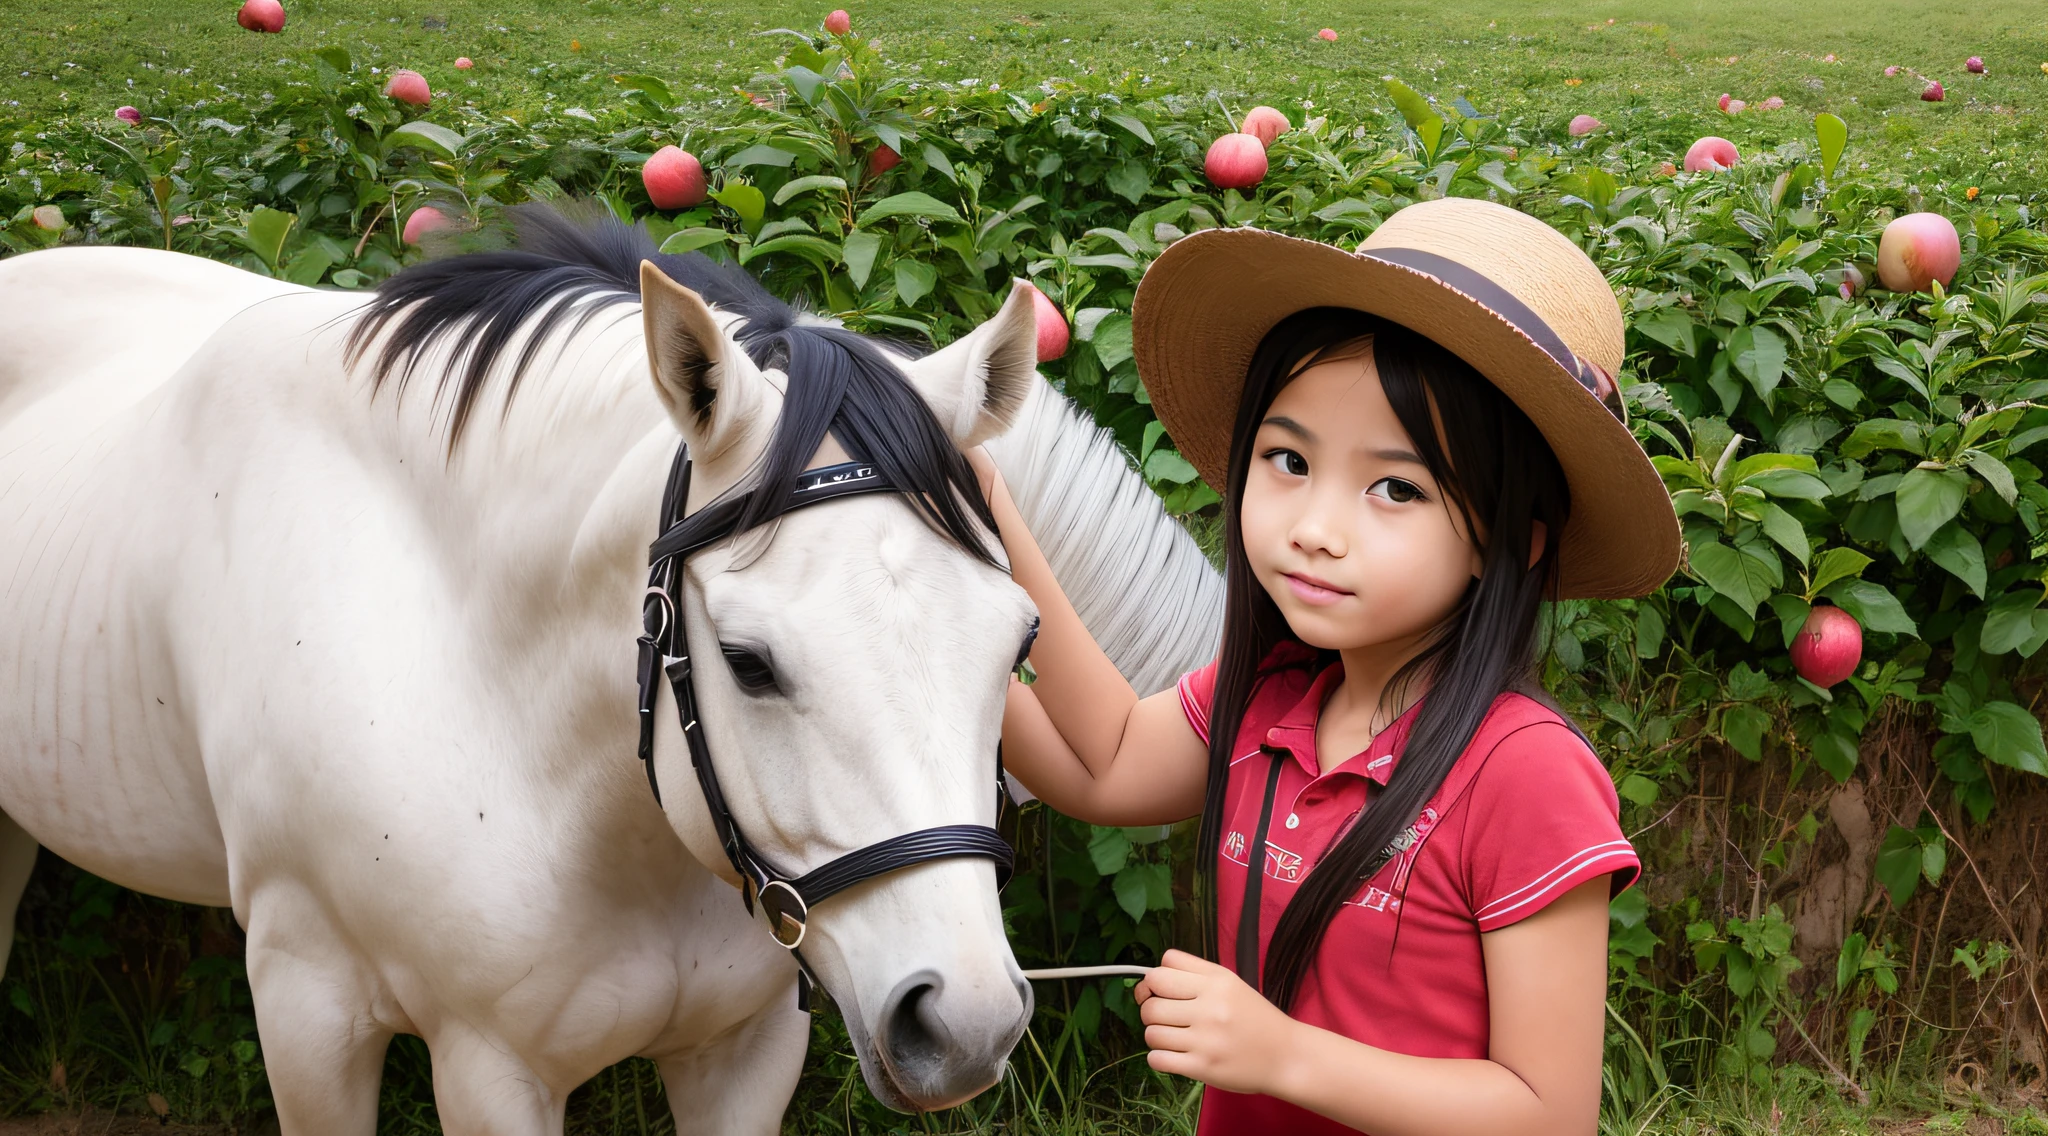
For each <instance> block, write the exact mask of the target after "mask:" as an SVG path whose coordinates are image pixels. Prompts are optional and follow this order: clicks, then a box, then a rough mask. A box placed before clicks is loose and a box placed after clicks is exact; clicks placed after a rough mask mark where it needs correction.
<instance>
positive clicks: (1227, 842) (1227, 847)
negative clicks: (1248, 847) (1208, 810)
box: [1223, 829, 1252, 868]
mask: <svg viewBox="0 0 2048 1136" xmlns="http://www.w3.org/2000/svg"><path fill="white" fill-rule="evenodd" d="M1223 858H1224V859H1226V860H1228V861H1230V862H1231V863H1233V864H1237V865H1239V866H1240V867H1246V868H1249V867H1251V865H1252V862H1251V861H1250V860H1248V859H1246V858H1245V854H1244V833H1242V832H1238V831H1236V830H1234V829H1233V830H1232V831H1231V833H1230V835H1228V836H1226V837H1224V838H1223Z"/></svg>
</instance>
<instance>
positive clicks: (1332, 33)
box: [1316, 28, 1337, 43]
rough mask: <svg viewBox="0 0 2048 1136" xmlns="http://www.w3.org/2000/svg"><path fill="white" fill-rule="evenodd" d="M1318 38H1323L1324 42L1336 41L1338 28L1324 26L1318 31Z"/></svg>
mask: <svg viewBox="0 0 2048 1136" xmlns="http://www.w3.org/2000/svg"><path fill="white" fill-rule="evenodd" d="M1316 38H1317V39H1319V40H1322V41H1323V42H1324V43H1336V42H1337V29H1335V28H1324V29H1323V30H1322V31H1319V32H1317V33H1316Z"/></svg>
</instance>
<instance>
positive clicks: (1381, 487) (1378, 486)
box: [1366, 477, 1425, 505]
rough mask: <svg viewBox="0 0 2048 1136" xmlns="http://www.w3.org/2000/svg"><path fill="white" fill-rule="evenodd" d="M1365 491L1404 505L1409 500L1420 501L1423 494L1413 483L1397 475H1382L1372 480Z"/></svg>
mask: <svg viewBox="0 0 2048 1136" xmlns="http://www.w3.org/2000/svg"><path fill="white" fill-rule="evenodd" d="M1366 492H1367V493H1377V494H1379V495H1380V496H1382V497H1385V498H1386V499H1387V500H1389V501H1392V502H1394V503H1395V504H1398V505H1405V504H1407V503H1408V502H1410V501H1420V500H1422V499H1423V497H1424V496H1425V495H1424V493H1423V492H1422V490H1420V489H1417V488H1416V487H1415V486H1414V484H1413V483H1411V482H1406V481H1403V480H1401V479H1400V478H1398V477H1382V478H1380V479H1379V480H1378V481H1375V482H1373V483H1372V488H1370V489H1367V490H1366Z"/></svg>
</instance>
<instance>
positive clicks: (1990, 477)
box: [1961, 450, 2020, 505]
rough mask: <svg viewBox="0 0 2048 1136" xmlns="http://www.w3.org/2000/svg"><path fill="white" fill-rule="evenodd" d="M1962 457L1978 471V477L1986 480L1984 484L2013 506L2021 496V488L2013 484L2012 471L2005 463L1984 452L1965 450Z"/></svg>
mask: <svg viewBox="0 0 2048 1136" xmlns="http://www.w3.org/2000/svg"><path fill="white" fill-rule="evenodd" d="M1961 457H1962V460H1963V461H1964V462H1966V463H1968V464H1969V467H1970V468H1971V469H1974V470H1976V471H1977V476H1978V477H1981V478H1983V479H1984V484H1986V485H1989V486H1990V487H1991V488H1992V489H1994V490H1997V492H1998V495H1999V496H2000V497H2002V498H2004V499H2005V503H2006V504H2008V505H2010V504H2012V503H2013V501H2014V499H2016V498H2017V497H2018V496H2019V492H2020V491H2019V486H2017V485H2015V484H2013V479H2012V470H2011V469H2010V468H2008V467H2007V466H2006V464H2005V463H2004V462H2002V461H1999V460H1998V459H1997V458H1994V457H1992V456H1991V455H1990V454H1987V453H1985V452H1984V451H1983V450H1964V451H1963V452H1962V454H1961Z"/></svg>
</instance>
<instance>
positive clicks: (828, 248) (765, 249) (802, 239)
mask: <svg viewBox="0 0 2048 1136" xmlns="http://www.w3.org/2000/svg"><path fill="white" fill-rule="evenodd" d="M777 252H791V253H796V254H797V255H798V256H801V257H804V258H805V259H807V260H812V261H815V262H818V263H821V264H833V263H837V262H838V260H839V256H840V253H839V246H838V245H837V244H835V243H833V242H832V241H828V240H826V239H825V238H824V237H820V236H814V235H812V234H810V233H788V234H785V235H783V236H779V237H773V238H770V239H769V240H765V241H762V242H761V243H760V244H757V245H753V246H750V247H749V248H748V249H747V250H746V251H745V252H742V253H741V254H740V263H741V264H750V263H752V262H753V261H754V259H755V258H756V257H762V256H767V255H768V254H770V253H777Z"/></svg>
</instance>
